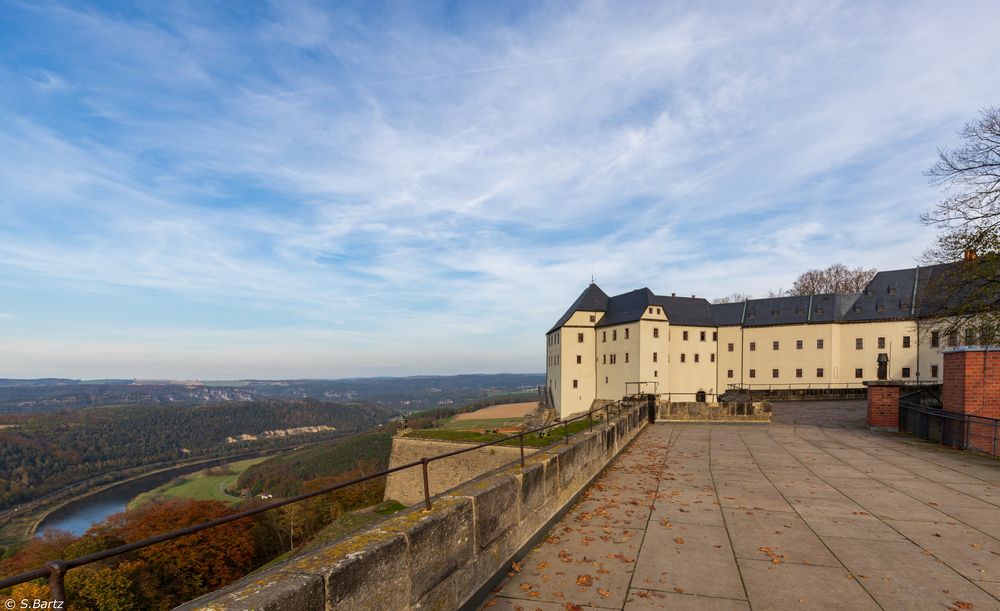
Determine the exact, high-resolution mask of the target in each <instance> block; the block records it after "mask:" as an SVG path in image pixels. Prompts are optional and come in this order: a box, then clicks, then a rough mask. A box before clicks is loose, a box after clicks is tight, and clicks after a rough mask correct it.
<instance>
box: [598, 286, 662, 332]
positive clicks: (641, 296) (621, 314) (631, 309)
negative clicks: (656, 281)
mask: <svg viewBox="0 0 1000 611" xmlns="http://www.w3.org/2000/svg"><path fill="white" fill-rule="evenodd" d="M655 298H656V295H654V294H653V291H651V290H649V289H646V288H643V289H636V290H634V291H629V292H628V293H622V294H621V295H615V296H614V297H611V298H610V299H608V309H607V314H605V316H604V318H602V319H601V321H600V322H599V323H597V326H598V327H608V326H611V325H620V324H622V323H626V322H634V321H636V320H639V319H640V318H642V315H643V314H645V313H646V308H648V307H649V306H650V304H652V303H654V302H653V299H655Z"/></svg>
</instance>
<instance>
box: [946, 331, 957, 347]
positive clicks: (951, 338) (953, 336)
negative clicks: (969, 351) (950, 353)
mask: <svg viewBox="0 0 1000 611" xmlns="http://www.w3.org/2000/svg"><path fill="white" fill-rule="evenodd" d="M948 345H949V346H957V345H958V331H951V332H949V333H948Z"/></svg>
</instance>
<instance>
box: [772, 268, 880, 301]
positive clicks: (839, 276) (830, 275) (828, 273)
mask: <svg viewBox="0 0 1000 611" xmlns="http://www.w3.org/2000/svg"><path fill="white" fill-rule="evenodd" d="M877 271H878V270H875V269H866V268H864V267H855V268H854V269H851V268H849V267H847V266H846V265H844V264H843V263H834V264H833V265H831V266H829V267H827V268H824V269H811V270H809V271H806V272H803V273H801V274H799V277H798V278H796V279H795V283H794V284H792V288H791V290H790V291H788V294H789V295H820V294H823V293H860V292H861V291H863V290H864V289H865V286H866V285H867V284H868V283H869V282H871V279H872V278H874V277H875V273H876V272H877Z"/></svg>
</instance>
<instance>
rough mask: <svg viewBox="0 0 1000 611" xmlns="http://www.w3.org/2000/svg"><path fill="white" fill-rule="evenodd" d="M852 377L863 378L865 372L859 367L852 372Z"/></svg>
mask: <svg viewBox="0 0 1000 611" xmlns="http://www.w3.org/2000/svg"><path fill="white" fill-rule="evenodd" d="M854 377H856V378H863V377H865V370H864V369H861V368H860V367H859V368H857V369H855V370H854Z"/></svg>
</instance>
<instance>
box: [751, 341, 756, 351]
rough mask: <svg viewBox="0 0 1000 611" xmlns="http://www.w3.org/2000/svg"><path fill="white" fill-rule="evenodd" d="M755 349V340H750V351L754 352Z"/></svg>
mask: <svg viewBox="0 0 1000 611" xmlns="http://www.w3.org/2000/svg"><path fill="white" fill-rule="evenodd" d="M756 350H757V342H750V352H755V351H756Z"/></svg>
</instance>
